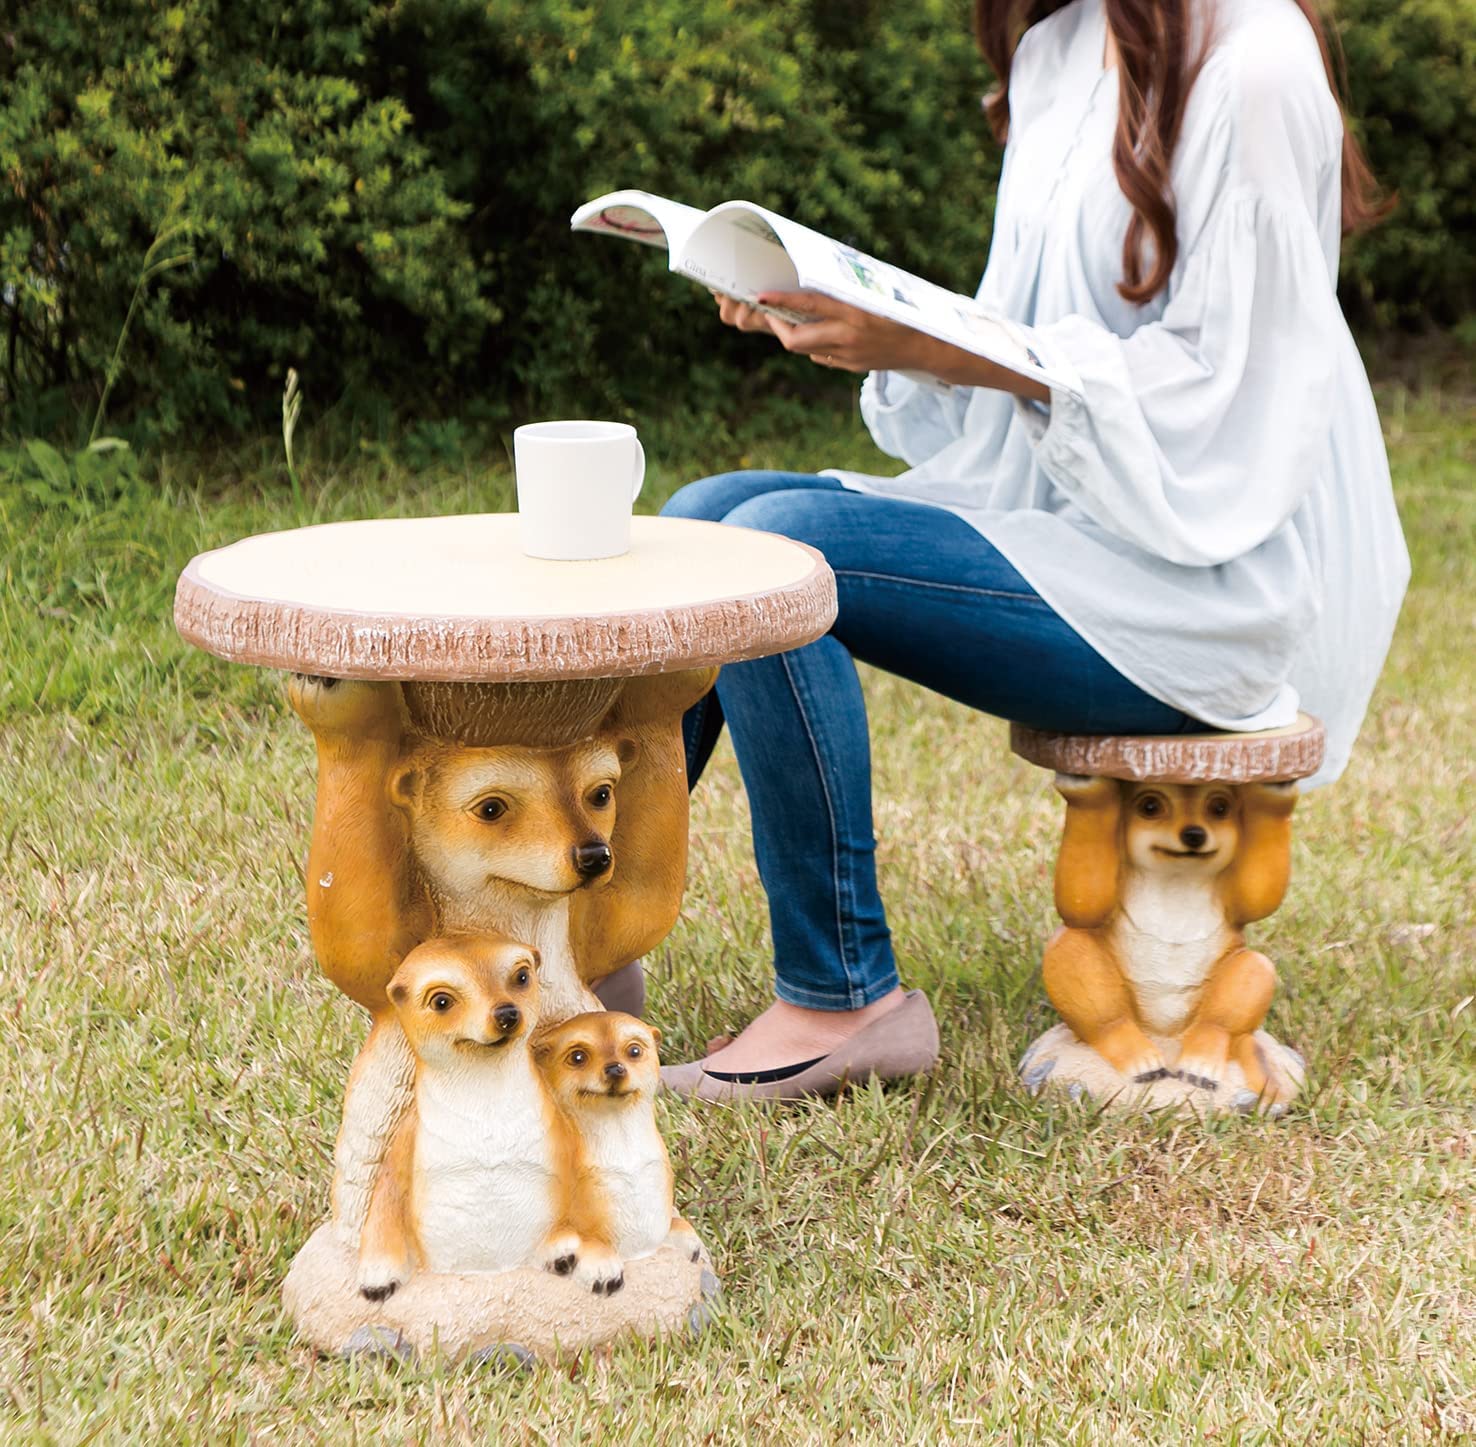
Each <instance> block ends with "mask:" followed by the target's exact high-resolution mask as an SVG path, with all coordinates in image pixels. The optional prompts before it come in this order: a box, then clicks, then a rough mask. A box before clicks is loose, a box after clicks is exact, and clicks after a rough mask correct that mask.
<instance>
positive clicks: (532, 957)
mask: <svg viewBox="0 0 1476 1447" xmlns="http://www.w3.org/2000/svg"><path fill="white" fill-rule="evenodd" d="M528 961H529V963H530V964H531V965H532V966H533V968H534V969H535V970H541V969H542V968H543V956H542V955H540V954H539V953H538V951H537V950H535V949H534V948H533V946H532V945H529V946H528Z"/></svg>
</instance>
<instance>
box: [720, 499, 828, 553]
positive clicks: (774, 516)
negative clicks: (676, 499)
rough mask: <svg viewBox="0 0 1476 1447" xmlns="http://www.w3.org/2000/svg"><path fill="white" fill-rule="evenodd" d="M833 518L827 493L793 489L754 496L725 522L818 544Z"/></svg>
mask: <svg viewBox="0 0 1476 1447" xmlns="http://www.w3.org/2000/svg"><path fill="white" fill-rule="evenodd" d="M834 517H835V506H834V502H833V500H832V499H831V498H829V497H827V496H826V494H825V493H824V492H819V491H814V492H812V491H808V490H806V489H801V488H792V489H786V490H784V491H782V492H766V493H763V494H761V495H760V496H758V497H751V498H749V499H748V500H747V501H745V502H741V503H739V504H738V506H737V507H735V508H733V509H732V510H731V511H730V512H728V513H726V514H725V515H724V517H723V521H724V522H725V523H732V524H733V526H734V527H741V528H758V529H759V530H760V531H761V532H766V533H778V534H780V535H781V536H782V537H786V538H794V539H796V540H797V541H799V542H802V543H809V544H810V545H811V546H812V547H819V546H820V544H819V542H818V541H817V539H818V538H819V537H822V536H823V535H824V533H825V531H826V527H827V523H828V522H829V521H831V520H833V519H834Z"/></svg>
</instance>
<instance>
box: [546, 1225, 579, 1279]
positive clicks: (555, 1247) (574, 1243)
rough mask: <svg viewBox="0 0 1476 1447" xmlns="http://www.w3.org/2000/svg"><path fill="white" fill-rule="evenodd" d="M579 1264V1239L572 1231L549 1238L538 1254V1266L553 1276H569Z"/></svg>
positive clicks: (562, 1232)
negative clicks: (550, 1272)
mask: <svg viewBox="0 0 1476 1447" xmlns="http://www.w3.org/2000/svg"><path fill="white" fill-rule="evenodd" d="M578 1264H579V1237H578V1236H577V1235H576V1234H575V1233H574V1232H573V1231H560V1232H559V1233H558V1234H557V1235H555V1236H550V1237H549V1238H548V1240H547V1241H545V1242H544V1243H543V1246H542V1247H541V1248H540V1250H539V1252H538V1265H539V1266H541V1267H542V1268H543V1269H544V1270H545V1271H552V1272H553V1274H554V1275H555V1276H569V1275H572V1274H573V1271H574V1268H575V1267H576V1266H577V1265H578Z"/></svg>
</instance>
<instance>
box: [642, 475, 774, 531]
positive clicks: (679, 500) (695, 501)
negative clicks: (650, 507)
mask: <svg viewBox="0 0 1476 1447" xmlns="http://www.w3.org/2000/svg"><path fill="white" fill-rule="evenodd" d="M763 475H764V474H763V473H762V472H760V471H759V470H758V469H751V470H749V471H747V472H720V473H717V474H716V475H715V476H713V477H703V478H699V479H698V480H697V481H696V482H689V483H688V484H687V485H686V486H685V487H683V488H679V489H678V490H677V491H676V492H674V493H673V494H672V495H671V496H670V497H669V498H668V499H667V500H666V502H665V503H664V504H663V505H662V508H661V515H662V517H669V518H697V519H698V520H700V521H702V522H710V523H720V522H722V520H723V518H724V517H725V516H726V514H727V513H728V511H729V509H730V508H731V507H732V502H731V498H732V496H733V494H734V493H735V492H739V493H743V492H746V491H747V488H746V487H745V486H744V484H746V483H748V482H749V480H750V479H752V478H756V477H761V476H763Z"/></svg>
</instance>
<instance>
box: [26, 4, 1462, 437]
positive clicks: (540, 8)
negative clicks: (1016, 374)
mask: <svg viewBox="0 0 1476 1447" xmlns="http://www.w3.org/2000/svg"><path fill="white" fill-rule="evenodd" d="M9 23H10V24H11V25H13V27H14V28H13V30H10V31H7V30H4V29H3V28H0V177H3V180H0V306H3V315H0V324H3V328H4V330H3V334H0V347H3V349H4V355H3V358H0V399H3V401H4V402H5V404H6V406H7V409H8V411H9V414H10V415H9V430H11V431H16V430H22V431H29V432H35V431H53V430H56V429H57V428H58V427H59V426H60V427H63V428H65V427H67V426H71V427H72V428H73V430H79V429H77V428H76V426H75V423H73V422H72V421H71V419H73V418H75V417H76V416H77V415H78V414H79V413H81V414H82V415H83V416H84V417H90V415H91V413H92V412H93V411H94V410H95V407H96V403H97V398H98V394H99V392H100V390H101V388H102V386H103V381H104V378H105V376H106V375H107V370H108V363H109V358H110V357H111V356H112V353H113V350H114V346H115V343H116V341H117V338H118V336H119V332H120V328H121V327H122V323H123V318H124V316H125V314H126V313H127V311H128V307H129V301H130V298H131V297H132V296H133V295H134V293H135V288H136V286H137V283H138V279H139V274H140V269H141V267H142V264H143V258H144V256H145V253H146V252H147V251H148V249H149V247H150V245H151V243H152V242H153V240H154V238H155V237H156V236H158V235H159V234H160V232H161V230H164V229H165V228H167V227H171V226H175V225H178V226H181V227H183V228H184V237H183V239H182V241H181V244H182V245H185V244H187V246H188V249H189V259H188V262H187V264H184V265H180V266H177V267H175V268H174V269H173V270H170V271H168V272H167V274H161V275H159V276H157V277H155V278H154V279H153V280H151V281H150V282H149V283H148V284H147V286H146V287H145V288H144V290H143V293H142V297H141V301H140V304H139V306H138V308H137V312H136V315H135V317H134V320H133V324H132V327H131V330H130V333H129V336H128V338H127V346H126V350H125V352H124V353H123V356H122V374H121V377H120V379H119V381H118V383H117V388H116V391H115V392H114V394H113V397H112V401H111V403H110V409H111V412H112V414H113V415H114V416H115V417H116V418H118V419H120V420H119V421H118V422H117V423H115V424H113V426H114V430H116V428H117V427H118V426H121V425H123V424H124V423H125V422H126V423H129V424H131V429H132V433H133V435H134V436H135V437H138V436H139V435H147V434H149V433H150V432H152V433H157V434H166V435H167V434H175V433H178V432H180V431H182V430H184V429H185V428H204V429H223V428H224V429H229V428H238V427H241V426H244V425H246V424H247V423H249V422H253V421H254V422H262V421H265V420H267V419H268V418H269V417H270V416H271V414H272V413H273V412H274V410H275V408H276V406H277V399H278V393H279V391H280V387H281V382H282V378H283V376H284V375H285V372H286V369H287V368H288V367H289V366H295V367H297V368H298V370H299V371H300V372H301V373H302V375H303V379H304V383H305V385H306V387H307V388H308V390H309V393H310V395H311V397H312V398H313V399H314V401H315V402H316V403H318V404H319V405H320V406H321V404H322V403H323V402H324V401H325V400H327V399H330V398H332V397H333V396H335V395H338V394H339V393H340V392H343V391H345V390H349V391H351V392H356V393H360V392H362V393H369V394H372V395H376V396H379V397H390V398H396V399H400V400H401V402H402V403H408V404H413V405H414V406H415V407H417V408H422V409H424V408H430V409H432V410H434V409H436V408H437V407H439V410H441V411H443V412H445V413H451V412H456V413H459V414H461V415H464V416H474V415H476V414H477V413H478V411H479V410H480V411H481V412H482V413H483V414H486V413H490V414H492V415H502V414H503V413H505V412H506V410H508V409H509V408H517V407H522V406H527V405H529V404H530V401H531V403H532V404H536V405H540V406H548V405H563V406H577V407H582V408H588V409H590V410H600V411H611V410H617V411H618V410H620V409H622V408H625V407H630V406H635V405H641V404H643V403H645V402H648V401H650V400H651V399H652V398H655V397H660V396H667V395H671V394H672V393H673V392H674V390H676V389H681V390H682V391H683V393H684V394H686V395H688V396H691V397H692V398H694V399H695V400H697V401H716V400H717V399H719V398H728V397H731V396H732V395H733V390H732V389H733V384H734V381H735V378H736V377H737V376H738V371H739V368H740V367H741V368H743V369H744V370H746V371H747V372H749V373H750V374H751V373H752V372H753V360H754V358H755V357H756V356H757V355H759V353H758V351H757V349H756V347H755V344H754V343H753V341H752V339H749V338H741V337H735V336H732V335H728V334H725V333H722V332H721V331H719V329H717V328H716V327H714V326H713V324H712V318H711V315H710V313H711V303H710V301H709V299H708V298H707V297H705V296H704V295H702V294H701V292H700V291H698V290H697V289H696V288H694V287H691V286H688V285H686V284H684V283H679V282H675V281H672V280H670V279H668V278H665V277H663V276H662V275H661V261H660V258H659V256H658V255H656V254H654V253H651V252H648V251H645V250H644V249H640V248H634V247H628V246H622V245H620V244H618V243H614V242H610V241H607V240H603V239H599V238H593V237H574V236H571V235H570V234H569V232H568V230H567V218H568V214H569V212H570V211H571V210H572V209H573V208H574V206H576V205H577V204H578V203H579V202H581V201H583V200H585V199H587V198H588V197H590V196H592V195H594V194H596V193H598V192H599V191H601V190H606V189H613V188H615V187H617V186H643V187H646V188H649V189H652V190H657V191H661V192H664V193H666V194H668V195H672V196H674V197H677V198H678V199H682V200H687V201H691V202H694V203H696V204H701V205H710V204H713V203H715V202H717V201H720V200H723V199H725V198H727V197H729V196H733V195H741V196H747V197H749V198H751V199H753V200H756V201H760V202H763V203H765V204H768V205H771V206H774V207H776V208H778V209H781V210H784V211H786V212H788V213H790V214H793V215H795V216H797V217H798V218H799V219H801V220H805V221H808V222H810V223H811V224H813V225H816V226H819V227H822V228H824V229H827V230H830V231H832V232H833V233H835V234H837V235H839V236H842V237H844V238H846V239H848V240H851V241H853V242H854V243H856V244H858V245H861V246H864V247H866V248H867V249H871V250H876V251H878V252H880V253H881V254H883V255H885V256H888V257H889V258H891V259H894V260H896V261H898V262H900V263H901V264H902V265H904V266H908V267H910V268H912V269H915V270H918V271H920V272H922V273H924V274H925V275H928V276H931V277H934V278H935V279H937V280H939V281H942V282H945V283H948V284H951V285H954V286H958V287H968V286H971V285H972V283H973V281H974V280H975V278H976V277H977V274H978V271H979V269H980V267H981V265H982V261H983V258H984V254H985V251H986V249H987V245H988V234H989V224H990V218H991V214H992V196H993V188H994V183H995V179H996V176H997V172H998V157H997V155H996V154H995V151H994V149H993V146H992V143H991V142H990V141H989V139H988V135H987V130H986V127H985V125H984V121H983V117H982V115H981V113H980V109H979V96H980V93H981V92H982V90H983V89H984V88H985V85H986V83H987V78H986V77H985V75H984V73H983V70H982V66H981V65H980V63H979V61H978V60H977V58H976V56H975V53H974V51H973V47H972V42H971V40H970V36H969V28H968V4H967V0H913V3H910V4H907V5H901V4H896V3H884V0H797V3H794V4H788V5H772V4H768V3H763V0H639V3H637V0H604V3H601V4H588V3H586V4H579V3H574V0H279V3H277V4H276V5H273V6H270V7H268V6H258V5H242V4H239V3H236V4H231V3H227V0H178V3H176V4H174V5H172V6H171V5H169V4H168V3H167V0H160V3H158V4H151V5H147V6H145V5H140V4H138V3H137V0H72V3H69V4H65V5H59V6H42V5H33V6H28V7H26V8H25V10H24V12H23V15H22V17H21V18H20V19H19V20H18V21H12V22H9ZM1343 29H1344V32H1345V44H1346V49H1347V53H1348V63H1349V70H1350V77H1351V81H1352V86H1353V91H1354V94H1355V98H1356V99H1357V101H1358V102H1359V111H1360V115H1361V121H1360V124H1361V126H1362V129H1363V133H1364V135H1365V137H1366V139H1367V142H1368V145H1369V149H1370V152H1371V154H1372V156H1373V158H1374V162H1375V165H1376V167H1377V168H1378V170H1379V172H1380V174H1381V176H1382V177H1383V178H1384V179H1385V180H1386V182H1388V183H1389V184H1391V185H1392V186H1394V187H1396V188H1397V189H1398V190H1399V192H1400V197H1401V204H1400V208H1399V211H1398V212H1397V214H1396V216H1395V217H1394V219H1393V220H1391V221H1390V222H1389V223H1388V224H1387V225H1386V226H1385V227H1383V228H1382V229H1381V230H1379V231H1377V232H1375V233H1373V234H1372V235H1371V236H1369V237H1367V238H1365V239H1363V240H1361V241H1360V242H1359V243H1358V244H1357V246H1356V247H1355V248H1353V250H1352V252H1351V255H1350V258H1349V263H1348V266H1347V268H1346V273H1345V275H1346V290H1347V294H1348V296H1349V298H1350V299H1351V300H1353V301H1354V302H1355V303H1357V304H1358V307H1359V309H1360V310H1361V311H1362V312H1363V313H1364V314H1365V315H1366V316H1372V317H1374V318H1375V319H1377V320H1382V321H1415V320H1434V321H1437V322H1448V321H1453V320H1458V319H1460V318H1461V317H1462V316H1465V315H1467V314H1468V313H1469V312H1471V311H1472V310H1473V309H1476V215H1473V206H1476V202H1473V185H1472V181H1473V177H1472V175H1471V171H1472V167H1473V164H1476V66H1473V64H1472V60H1473V51H1476V15H1473V7H1472V6H1471V4H1470V0H1346V4H1345V16H1344V25H1343ZM786 375H787V376H789V377H791V378H794V377H796V376H797V375H799V374H796V373H795V372H794V370H793V369H792V368H791V369H788V371H787V373H786ZM827 382H829V383H830V384H831V385H840V383H839V382H837V381H835V379H827V378H824V377H820V376H818V375H817V377H816V378H815V379H814V383H815V385H825V384H826V383H827ZM84 435H85V434H84ZM79 440H80V439H79Z"/></svg>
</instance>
